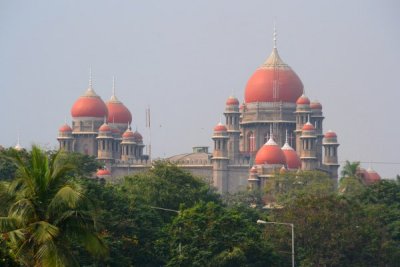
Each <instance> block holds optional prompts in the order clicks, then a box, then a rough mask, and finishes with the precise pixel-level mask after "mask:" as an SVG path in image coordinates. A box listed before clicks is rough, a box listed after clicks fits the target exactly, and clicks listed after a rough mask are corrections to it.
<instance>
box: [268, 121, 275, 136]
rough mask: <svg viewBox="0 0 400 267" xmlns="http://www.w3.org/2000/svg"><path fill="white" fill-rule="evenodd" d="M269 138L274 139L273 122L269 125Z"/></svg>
mask: <svg viewBox="0 0 400 267" xmlns="http://www.w3.org/2000/svg"><path fill="white" fill-rule="evenodd" d="M269 139H274V137H273V133H272V124H271V125H270V126H269Z"/></svg>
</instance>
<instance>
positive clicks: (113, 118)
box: [107, 95, 132, 124]
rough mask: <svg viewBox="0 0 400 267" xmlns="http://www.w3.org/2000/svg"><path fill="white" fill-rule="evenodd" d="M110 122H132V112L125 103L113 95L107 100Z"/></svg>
mask: <svg viewBox="0 0 400 267" xmlns="http://www.w3.org/2000/svg"><path fill="white" fill-rule="evenodd" d="M107 109H108V119H107V121H108V123H126V124H131V123H132V114H131V112H130V111H129V109H128V108H127V107H125V105H124V104H123V103H122V102H121V101H119V100H118V99H117V98H116V97H115V95H113V96H112V97H111V99H110V101H108V102H107Z"/></svg>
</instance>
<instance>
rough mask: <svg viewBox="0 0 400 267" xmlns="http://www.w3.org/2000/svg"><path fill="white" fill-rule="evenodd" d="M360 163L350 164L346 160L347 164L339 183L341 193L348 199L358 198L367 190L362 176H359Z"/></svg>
mask: <svg viewBox="0 0 400 267" xmlns="http://www.w3.org/2000/svg"><path fill="white" fill-rule="evenodd" d="M359 169H360V162H358V161H356V162H350V161H348V160H346V164H345V165H344V166H343V169H342V171H341V173H340V174H341V176H342V177H341V178H340V182H339V193H340V194H342V195H344V196H347V197H356V196H357V195H359V194H362V192H363V191H364V189H365V186H364V184H363V181H362V179H361V176H360V175H359V174H358V171H359Z"/></svg>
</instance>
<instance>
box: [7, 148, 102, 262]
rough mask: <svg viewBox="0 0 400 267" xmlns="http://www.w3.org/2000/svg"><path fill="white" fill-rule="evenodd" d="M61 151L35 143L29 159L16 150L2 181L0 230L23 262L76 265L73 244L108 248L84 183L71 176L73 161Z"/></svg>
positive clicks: (94, 249) (92, 250) (97, 252)
mask: <svg viewBox="0 0 400 267" xmlns="http://www.w3.org/2000/svg"><path fill="white" fill-rule="evenodd" d="M59 156H60V154H59V153H56V154H54V155H53V156H51V157H49V156H48V155H47V154H46V153H45V152H44V151H42V150H41V149H40V148H38V147H36V146H33V147H32V151H31V153H30V158H29V161H28V162H24V160H23V159H22V158H21V157H20V156H19V155H18V154H16V155H15V156H14V157H13V158H12V160H13V161H14V163H15V164H16V166H17V171H16V175H15V177H14V179H13V180H11V181H10V182H2V183H1V186H0V200H1V203H4V205H3V206H2V207H1V213H2V214H4V213H6V214H7V215H6V216H3V217H0V232H1V233H2V236H3V239H4V240H6V241H7V243H8V245H9V247H10V249H11V250H12V253H13V255H14V256H15V258H16V259H17V260H18V262H19V263H20V264H22V265H25V266H74V265H77V261H76V259H75V257H74V253H73V248H72V244H73V243H76V244H79V245H82V246H83V247H84V248H85V249H86V250H88V251H89V252H90V253H91V254H92V255H94V256H97V257H99V256H105V255H106V253H107V249H106V246H105V245H104V243H103V242H102V240H101V239H100V237H99V235H98V234H97V233H96V222H95V220H94V214H93V213H92V210H91V205H90V203H89V201H88V199H87V198H86V197H85V191H84V188H83V187H82V186H81V185H80V184H79V183H77V182H75V181H72V180H71V179H70V177H69V176H68V175H67V174H68V173H70V172H71V171H72V170H73V166H71V165H66V164H63V162H62V161H61V160H60V158H59Z"/></svg>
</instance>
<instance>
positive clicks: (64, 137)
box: [57, 123, 74, 152]
mask: <svg viewBox="0 0 400 267" xmlns="http://www.w3.org/2000/svg"><path fill="white" fill-rule="evenodd" d="M57 140H58V143H59V144H60V149H61V150H64V151H65V152H72V151H74V149H73V142H74V138H73V136H72V129H71V127H70V126H69V125H68V124H67V123H65V124H64V125H63V126H61V127H60V129H58V137H57Z"/></svg>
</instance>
